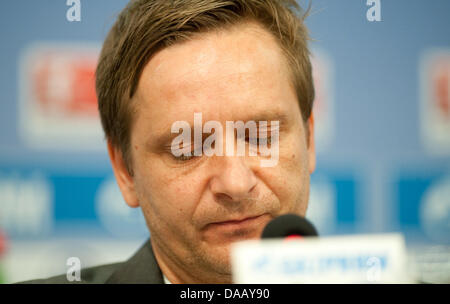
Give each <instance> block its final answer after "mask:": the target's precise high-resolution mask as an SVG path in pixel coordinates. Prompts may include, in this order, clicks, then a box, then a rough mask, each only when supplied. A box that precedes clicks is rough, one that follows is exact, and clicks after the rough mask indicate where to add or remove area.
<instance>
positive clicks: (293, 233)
mask: <svg viewBox="0 0 450 304" xmlns="http://www.w3.org/2000/svg"><path fill="white" fill-rule="evenodd" d="M304 236H318V233H317V230H316V228H315V227H314V225H313V224H312V223H311V222H310V221H308V220H307V219H306V218H304V217H300V216H298V215H296V214H285V215H281V216H279V217H277V218H275V219H273V220H272V221H270V222H269V223H268V224H267V225H266V227H265V228H264V230H263V232H262V235H261V238H262V239H271V238H284V239H293V238H301V237H304Z"/></svg>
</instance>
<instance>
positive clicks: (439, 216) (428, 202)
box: [419, 176, 450, 244]
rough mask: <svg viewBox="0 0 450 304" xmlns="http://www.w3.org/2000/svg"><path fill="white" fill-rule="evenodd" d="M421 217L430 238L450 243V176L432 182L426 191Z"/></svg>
mask: <svg viewBox="0 0 450 304" xmlns="http://www.w3.org/2000/svg"><path fill="white" fill-rule="evenodd" d="M419 218H420V224H421V226H422V229H423V230H424V232H425V234H426V235H427V236H428V237H429V238H430V239H432V240H433V241H437V242H440V243H445V244H450V176H448V177H447V178H445V179H442V180H439V181H438V182H436V183H434V184H432V185H431V186H430V188H428V190H427V191H426V192H425V194H424V196H423V199H422V203H421V205H420V213H419Z"/></svg>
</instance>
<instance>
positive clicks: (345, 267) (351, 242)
mask: <svg viewBox="0 0 450 304" xmlns="http://www.w3.org/2000/svg"><path fill="white" fill-rule="evenodd" d="M298 239H300V240H298ZM286 240H289V242H286ZM406 260H407V256H406V248H405V241H404V238H403V236H402V235H401V234H399V233H387V234H366V235H344V236H342V235H340V236H325V237H324V236H322V237H320V238H319V237H318V233H317V230H316V228H314V225H313V224H312V223H311V222H309V221H308V220H307V219H305V218H303V217H300V216H298V215H295V214H285V215H282V216H279V217H277V218H275V219H273V220H272V221H270V222H269V223H268V224H267V225H266V227H265V228H264V230H263V232H262V234H261V239H260V240H247V241H242V242H236V243H234V244H233V245H232V249H231V266H232V276H233V282H234V283H237V284H261V283H263V284H278V283H412V281H411V278H410V277H409V276H408V274H407V269H406Z"/></svg>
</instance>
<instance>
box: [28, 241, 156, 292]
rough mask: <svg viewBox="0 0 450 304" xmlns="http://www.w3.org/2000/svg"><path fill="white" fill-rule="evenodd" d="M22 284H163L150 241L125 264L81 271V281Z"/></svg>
mask: <svg viewBox="0 0 450 304" xmlns="http://www.w3.org/2000/svg"><path fill="white" fill-rule="evenodd" d="M21 283H23V284H73V283H78V284H164V280H163V276H162V272H161V269H160V268H159V266H158V263H157V262H156V258H155V255H154V253H153V249H152V245H151V242H150V239H149V240H147V241H146V242H145V243H144V245H143V246H142V247H141V248H140V249H139V250H138V251H137V252H136V253H135V254H134V255H133V256H132V257H131V258H130V259H129V260H128V261H126V262H122V263H115V264H108V265H101V266H96V267H91V268H86V269H83V270H81V281H78V282H77V281H73V282H70V281H68V280H67V277H66V275H65V274H64V275H59V276H56V277H51V278H48V279H39V280H32V281H25V282H21Z"/></svg>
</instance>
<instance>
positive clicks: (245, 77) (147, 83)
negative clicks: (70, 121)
mask: <svg viewBox="0 0 450 304" xmlns="http://www.w3.org/2000/svg"><path fill="white" fill-rule="evenodd" d="M289 75H290V74H289V69H288V66H287V64H286V60H285V57H284V54H283V52H282V50H281V48H280V47H279V45H278V43H277V41H276V40H275V38H274V37H273V36H272V34H270V33H269V32H268V31H266V30H265V29H264V28H262V27H261V26H259V25H257V24H252V23H250V24H242V25H240V26H236V27H234V28H230V29H227V30H223V31H214V32H208V33H204V34H199V35H196V36H195V37H194V38H193V39H192V40H188V41H184V42H181V43H178V44H175V45H172V46H170V47H168V48H165V49H163V50H161V51H159V52H158V53H156V54H155V56H154V57H153V58H152V59H151V60H150V61H149V63H148V64H147V65H146V66H145V68H144V70H143V73H142V75H141V78H140V81H139V84H138V90H137V93H136V96H137V100H138V101H137V112H138V117H140V118H141V119H145V120H146V121H152V123H153V124H154V125H155V127H165V128H167V123H171V122H173V121H175V120H184V121H192V120H193V114H194V112H197V113H198V112H201V113H202V114H203V117H204V119H207V120H218V121H225V120H235V121H236V120H245V121H246V120H250V119H252V117H259V116H261V117H263V116H267V113H271V112H272V113H278V114H281V115H283V114H289V111H291V110H292V105H290V104H289V102H292V99H294V100H295V99H296V98H295V90H294V89H293V86H292V83H291V81H290V77H289ZM159 123H165V124H166V125H164V126H163V125H158V124H159Z"/></svg>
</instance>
